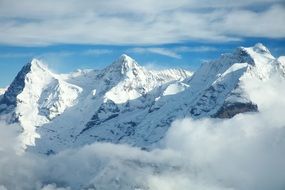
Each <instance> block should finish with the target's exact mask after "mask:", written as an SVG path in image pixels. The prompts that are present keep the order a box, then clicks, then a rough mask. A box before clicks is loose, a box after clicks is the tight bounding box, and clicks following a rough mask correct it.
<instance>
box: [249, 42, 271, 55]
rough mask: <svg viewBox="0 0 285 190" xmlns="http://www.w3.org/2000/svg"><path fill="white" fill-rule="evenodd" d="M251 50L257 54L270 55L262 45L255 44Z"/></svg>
mask: <svg viewBox="0 0 285 190" xmlns="http://www.w3.org/2000/svg"><path fill="white" fill-rule="evenodd" d="M253 50H254V51H255V52H258V53H270V51H269V50H268V48H267V47H265V46H264V45H263V44H262V43H257V44H255V45H254V46H253Z"/></svg>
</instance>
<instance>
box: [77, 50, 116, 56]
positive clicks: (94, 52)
mask: <svg viewBox="0 0 285 190" xmlns="http://www.w3.org/2000/svg"><path fill="white" fill-rule="evenodd" d="M112 52H113V51H112V50H110V49H88V50H86V51H84V52H82V54H83V55H89V56H99V55H105V54H111V53H112Z"/></svg>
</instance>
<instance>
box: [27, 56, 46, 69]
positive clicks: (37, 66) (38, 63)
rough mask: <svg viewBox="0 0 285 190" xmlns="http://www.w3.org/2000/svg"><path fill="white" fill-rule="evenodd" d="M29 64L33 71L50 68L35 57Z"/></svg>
mask: <svg viewBox="0 0 285 190" xmlns="http://www.w3.org/2000/svg"><path fill="white" fill-rule="evenodd" d="M27 65H28V67H29V68H30V70H31V71H37V70H41V71H47V70H48V68H47V66H46V65H44V64H43V63H42V62H41V61H40V60H38V59H35V58H34V59H32V61H31V62H30V63H28V64H27Z"/></svg>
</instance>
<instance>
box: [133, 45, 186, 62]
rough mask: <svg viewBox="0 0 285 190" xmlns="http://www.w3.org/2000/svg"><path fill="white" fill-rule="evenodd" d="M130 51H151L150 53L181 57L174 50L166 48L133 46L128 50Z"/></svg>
mask: <svg viewBox="0 0 285 190" xmlns="http://www.w3.org/2000/svg"><path fill="white" fill-rule="evenodd" d="M129 51H130V52H134V53H143V54H144V53H152V54H158V55H164V56H167V57H172V58H176V59H181V55H179V54H177V53H176V52H175V51H173V50H171V49H167V48H141V47H138V48H133V49H130V50H129Z"/></svg>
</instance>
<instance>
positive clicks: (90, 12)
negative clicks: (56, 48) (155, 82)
mask: <svg viewBox="0 0 285 190" xmlns="http://www.w3.org/2000/svg"><path fill="white" fill-rule="evenodd" d="M284 17H285V7H284V1H282V0H250V1H245V0H241V1H232V0H230V1H226V0H219V1H211V0H206V1H198V0H177V1H175V2H174V1H171V0H163V1H162V0H158V1H154V0H146V1H131V0H120V1H117V0H110V1H92V0H84V1H78V0H62V1H56V0H49V1H41V2H38V1H36V0H27V1H20V2H19V1H16V0H1V1H0V24H1V33H0V44H9V45H20V46H44V45H50V44H62V43H63V44H111V45H122V44H125V45H126V44H131V45H137V44H140V45H145V44H147V45H153V44H166V43H180V42H184V41H188V40H199V41H201V40H202V41H212V42H225V41H233V40H241V39H242V38H245V37H266V38H284V37H285V26H284V24H283V18H284Z"/></svg>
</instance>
